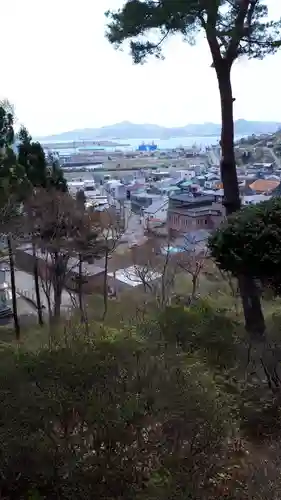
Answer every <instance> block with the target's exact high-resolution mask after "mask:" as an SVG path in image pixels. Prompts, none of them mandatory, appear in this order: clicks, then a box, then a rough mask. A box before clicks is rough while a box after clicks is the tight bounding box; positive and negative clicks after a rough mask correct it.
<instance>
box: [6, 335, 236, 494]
mask: <svg viewBox="0 0 281 500" xmlns="http://www.w3.org/2000/svg"><path fill="white" fill-rule="evenodd" d="M0 357H1V363H0V366H1V373H0V377H1V380H0V391H1V403H2V405H1V420H0V444H1V447H0V464H1V474H0V490H1V494H2V496H3V497H5V498H10V499H11V498H14V499H18V498H28V497H30V495H31V493H30V492H32V495H33V496H34V495H35V494H38V495H39V496H40V495H41V497H42V498H61V499H75V500H79V499H81V500H82V499H83V500H85V499H86V500H87V499H89V500H90V499H93V498H99V499H107V500H110V499H118V498H119V499H121V498H122V499H125V500H126V499H128V500H129V499H133V498H139V499H142V498H145V499H148V498H157V499H159V498H161V497H163V498H174V499H183V498H188V497H189V495H190V496H191V497H197V495H198V494H199V492H201V491H202V490H204V488H205V487H207V486H206V485H207V484H208V481H209V478H210V476H211V475H213V474H214V473H216V471H218V470H219V468H220V458H221V457H222V455H223V450H224V444H225V438H226V435H227V433H228V430H229V426H230V424H229V422H228V413H227V405H226V404H225V401H224V400H223V398H222V396H221V395H219V394H218V393H217V391H216V388H215V386H214V385H213V383H212V381H211V378H210V376H209V374H208V372H206V369H205V368H204V367H203V366H202V365H201V364H200V363H199V362H198V361H194V360H193V359H192V358H190V359H189V362H188V363H187V362H186V359H185V357H182V356H179V355H178V354H176V353H174V350H170V349H167V348H165V349H162V348H161V347H159V346H157V345H156V344H151V345H147V344H146V343H145V342H144V341H142V342H141V341H139V340H137V339H136V338H131V339H129V338H127V339H125V338H124V336H122V335H121V336H120V338H119V339H118V338H117V336H116V337H115V340H113V339H112V338H111V339H110V340H107V339H103V338H100V339H99V340H95V341H94V342H93V341H89V340H88V341H83V342H78V341H75V342H73V343H72V345H69V346H68V347H64V348H63V347H57V348H56V349H55V350H47V349H45V350H41V351H40V352H38V353H35V354H30V353H21V354H19V355H16V354H14V353H12V352H10V351H8V352H6V351H2V352H0ZM34 492H35V493H34Z"/></svg>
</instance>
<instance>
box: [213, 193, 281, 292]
mask: <svg viewBox="0 0 281 500" xmlns="http://www.w3.org/2000/svg"><path fill="white" fill-rule="evenodd" d="M280 220H281V198H272V199H271V200H269V201H266V202H263V203H259V204H257V205H252V206H248V207H245V208H243V209H242V210H241V211H239V212H237V213H236V214H234V215H232V216H230V217H228V219H227V220H226V221H225V223H224V224H223V225H222V226H221V227H220V228H219V229H218V230H217V231H216V232H215V233H214V234H213V235H212V236H211V237H210V240H209V248H210V250H211V254H212V256H213V258H214V259H215V260H216V262H217V264H218V265H219V267H220V268H221V269H223V270H226V271H231V272H232V273H233V274H234V275H236V276H238V275H239V274H244V275H248V276H252V277H254V278H257V279H260V280H261V281H262V282H263V283H266V284H268V283H269V284H270V285H272V286H273V287H274V288H275V289H276V290H277V291H279V287H280V285H281V271H280V269H281V225H280Z"/></svg>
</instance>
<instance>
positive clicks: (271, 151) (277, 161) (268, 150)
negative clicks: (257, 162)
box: [264, 147, 281, 168]
mask: <svg viewBox="0 0 281 500" xmlns="http://www.w3.org/2000/svg"><path fill="white" fill-rule="evenodd" d="M264 149H265V150H266V151H267V152H268V153H269V154H270V155H271V158H272V159H273V161H274V162H275V164H276V166H277V167H278V168H281V160H280V158H278V156H276V154H275V153H274V151H273V149H272V148H267V147H264Z"/></svg>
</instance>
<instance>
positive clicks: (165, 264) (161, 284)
mask: <svg viewBox="0 0 281 500" xmlns="http://www.w3.org/2000/svg"><path fill="white" fill-rule="evenodd" d="M176 272H177V263H176V260H175V259H174V258H173V255H172V252H171V251H170V243H169V241H168V242H165V243H164V244H163V242H159V241H157V240H154V241H153V242H151V243H150V244H148V243H147V244H145V245H142V246H140V247H136V248H134V249H132V266H131V267H129V268H128V269H127V271H126V277H127V279H129V280H131V281H139V282H140V283H141V284H142V285H143V289H144V292H145V293H150V294H152V295H153V296H154V297H155V299H156V302H157V304H158V306H159V307H160V308H162V307H165V306H166V305H167V304H168V303H169V302H170V300H171V296H172V292H173V289H174V284H175V276H176Z"/></svg>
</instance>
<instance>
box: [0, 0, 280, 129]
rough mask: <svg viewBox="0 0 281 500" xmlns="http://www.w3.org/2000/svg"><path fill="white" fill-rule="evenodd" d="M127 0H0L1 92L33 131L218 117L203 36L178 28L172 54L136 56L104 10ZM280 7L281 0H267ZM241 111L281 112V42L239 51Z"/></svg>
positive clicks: (236, 84)
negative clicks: (122, 44)
mask: <svg viewBox="0 0 281 500" xmlns="http://www.w3.org/2000/svg"><path fill="white" fill-rule="evenodd" d="M120 5H122V0H102V1H98V0H79V1H77V0H1V40H2V49H1V69H2V75H1V79H0V98H7V99H9V101H10V102H11V103H13V105H14V107H15V112H16V116H17V121H18V124H24V125H25V126H26V127H27V128H28V129H29V131H30V133H31V134H33V135H37V136H38V135H47V134H53V133H59V132H63V131H69V130H73V129H75V128H87V127H100V126H103V125H109V124H113V123H117V122H120V121H124V120H128V121H131V122H134V123H155V124H159V125H164V126H183V125H186V124H188V123H203V122H208V121H212V122H216V123H219V122H220V106H219V97H218V90H217V82H216V77H215V73H214V70H213V69H212V68H211V67H210V64H211V59H210V54H209V51H208V47H207V45H206V41H205V40H203V39H202V40H200V41H199V43H198V44H197V45H196V46H195V47H190V46H189V45H188V44H186V43H183V42H182V40H181V39H180V38H179V37H175V38H173V39H172V40H170V41H169V42H168V43H167V45H166V46H165V51H164V53H165V60H164V61H159V60H156V59H155V58H150V59H149V61H148V62H147V63H146V64H145V65H142V66H135V65H133V63H132V60H131V58H130V55H129V53H128V51H127V50H126V48H125V49H124V51H123V52H120V51H116V50H114V48H113V47H112V46H111V45H110V44H109V43H108V41H107V40H106V39H105V37H104V32H105V24H106V19H105V17H104V12H105V11H106V10H108V9H115V8H118V7H119V6H120ZM268 5H269V7H270V13H271V15H272V16H275V17H281V0H268ZM232 81H233V92H234V97H235V98H236V101H235V118H236V119H238V118H245V119H249V120H264V121H266V120H272V121H275V120H276V121H281V97H280V88H281V50H280V52H279V53H278V54H276V55H274V56H270V57H267V58H266V59H265V60H263V61H247V60H243V59H241V60H239V61H238V62H237V63H236V64H235V67H234V69H233V74H232Z"/></svg>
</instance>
